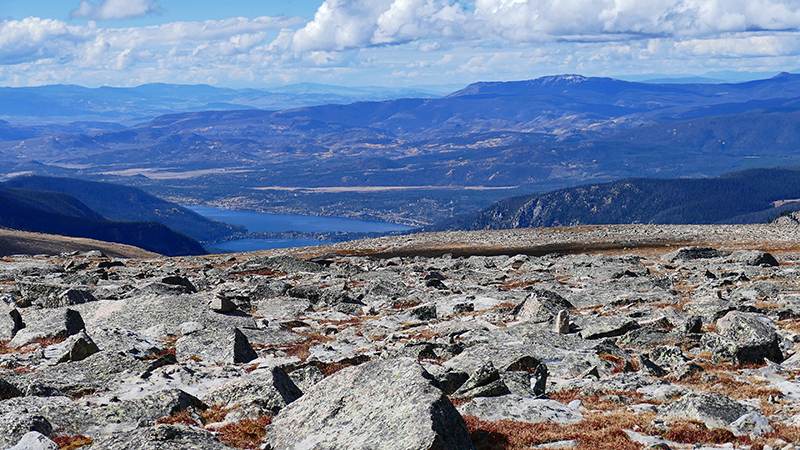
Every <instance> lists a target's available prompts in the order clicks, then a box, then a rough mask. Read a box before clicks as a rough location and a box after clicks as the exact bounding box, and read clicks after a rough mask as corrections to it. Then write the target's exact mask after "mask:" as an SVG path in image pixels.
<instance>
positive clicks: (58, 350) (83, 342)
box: [44, 330, 100, 364]
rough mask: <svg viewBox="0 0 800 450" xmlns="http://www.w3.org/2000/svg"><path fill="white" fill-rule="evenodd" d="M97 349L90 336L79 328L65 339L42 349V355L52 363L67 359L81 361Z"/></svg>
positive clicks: (97, 350) (62, 361)
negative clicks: (78, 331) (76, 332)
mask: <svg viewBox="0 0 800 450" xmlns="http://www.w3.org/2000/svg"><path fill="white" fill-rule="evenodd" d="M99 351H100V349H99V348H97V344H95V343H94V341H93V340H92V338H90V337H89V335H87V334H86V331H85V330H81V332H80V333H78V334H76V335H74V336H70V337H69V338H67V340H66V341H64V342H62V343H60V344H55V345H51V346H49V347H47V348H46V349H45V350H44V357H45V358H47V359H50V360H52V361H53V363H54V364H60V363H64V362H67V361H81V360H83V359H86V358H88V357H89V356H90V355H93V354H95V353H97V352H99Z"/></svg>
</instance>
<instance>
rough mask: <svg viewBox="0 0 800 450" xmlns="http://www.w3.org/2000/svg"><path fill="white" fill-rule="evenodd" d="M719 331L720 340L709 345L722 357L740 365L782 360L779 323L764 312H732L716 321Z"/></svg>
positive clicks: (716, 354) (717, 355)
mask: <svg viewBox="0 0 800 450" xmlns="http://www.w3.org/2000/svg"><path fill="white" fill-rule="evenodd" d="M717 332H718V334H719V336H720V338H721V339H718V340H716V341H714V343H713V344H712V345H709V347H712V351H713V352H714V354H715V356H716V357H719V358H720V359H732V360H734V361H736V362H738V363H741V364H746V363H751V362H754V363H761V362H763V361H764V358H767V359H770V360H772V361H775V362H780V361H781V360H783V354H782V352H781V349H780V345H779V339H778V334H777V332H776V326H775V324H774V322H772V320H771V319H770V318H769V317H767V316H764V315H763V314H755V313H744V312H740V311H731V312H729V313H727V314H726V315H725V316H723V317H722V318H721V319H719V320H718V321H717ZM704 337H705V336H704ZM704 342H711V341H708V340H704Z"/></svg>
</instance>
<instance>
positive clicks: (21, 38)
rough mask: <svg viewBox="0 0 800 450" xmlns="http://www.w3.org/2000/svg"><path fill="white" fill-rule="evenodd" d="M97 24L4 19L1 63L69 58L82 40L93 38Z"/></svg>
mask: <svg viewBox="0 0 800 450" xmlns="http://www.w3.org/2000/svg"><path fill="white" fill-rule="evenodd" d="M93 31H94V30H93V27H92V26H87V27H73V26H68V25H67V24H66V23H64V22H61V21H58V20H52V19H40V18H38V17H28V18H27V19H23V20H4V21H1V22H0V65H7V64H19V63H23V62H28V61H35V60H40V59H49V58H68V59H71V58H70V56H71V54H72V53H73V52H74V50H75V48H76V47H78V46H79V44H81V43H83V42H87V41H91V40H93Z"/></svg>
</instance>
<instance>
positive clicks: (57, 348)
mask: <svg viewBox="0 0 800 450" xmlns="http://www.w3.org/2000/svg"><path fill="white" fill-rule="evenodd" d="M799 243H800V227H798V226H794V225H791V226H790V225H784V226H721V227H716V226H705V227H700V226H698V227H668V226H660V227H654V226H646V225H630V226H609V227H579V228H563V229H537V230H509V231H491V232H469V233H467V232H460V233H430V234H419V235H408V236H395V237H391V238H380V239H370V240H363V241H353V242H345V243H339V244H335V245H331V246H326V247H314V248H306V249H287V250H277V251H270V252H257V253H240V254H231V255H212V256H203V257H180V258H164V257H157V256H149V255H144V256H142V257H140V258H120V257H109V256H107V255H106V254H104V253H103V252H100V251H69V252H63V253H60V254H57V255H52V256H45V255H38V256H31V255H9V256H5V257H2V258H0V449H14V450H22V449H76V448H85V449H103V450H122V449H126V450H127V449H131V450H132V449H179V450H180V449H187V450H188V449H200V450H204V449H229V448H257V449H272V450H277V449H294V450H299V449H308V450H313V449H318V450H322V449H341V450H345V449H348V450H350V449H364V450H366V449H371V450H375V449H387V450H388V449H392V450H395V449H408V450H433V449H437V450H439V449H442V450H451V449H452V450H460V449H478V450H489V449H545V448H547V449H554V448H577V449H587V450H588V449H601V450H602V449H614V450H627V449H696V448H701V449H712V448H737V449H771V450H775V449H782V450H800V378H798V376H800V353H797V350H798V349H800V346H798V343H800V245H798V244H799Z"/></svg>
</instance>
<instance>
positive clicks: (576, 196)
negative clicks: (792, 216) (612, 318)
mask: <svg viewBox="0 0 800 450" xmlns="http://www.w3.org/2000/svg"><path fill="white" fill-rule="evenodd" d="M797 199H800V166H793V167H783V168H775V169H751V170H745V171H739V172H732V173H728V174H724V175H722V176H719V177H716V178H710V179H653V178H634V179H623V180H617V181H611V182H608V183H602V184H589V185H581V186H576V187H572V188H566V189H560V190H556V191H551V192H547V193H543V194H532V195H525V196H517V197H511V198H508V199H505V200H502V201H500V202H497V203H496V204H494V205H492V206H491V207H489V208H488V209H486V210H484V211H482V212H480V213H478V214H472V215H467V216H462V217H456V218H453V219H451V220H448V221H445V222H443V223H440V224H437V225H434V226H432V227H428V228H426V230H425V231H442V230H495V229H510V228H529V227H552V226H576V225H602V224H626V223H649V224H725V223H759V222H760V223H763V222H767V221H769V220H771V219H774V218H775V217H777V216H778V215H779V214H780V213H781V212H782V211H786V210H798V209H800V202H797V201H796V200H797ZM776 202H777V203H776ZM776 205H778V206H776Z"/></svg>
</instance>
